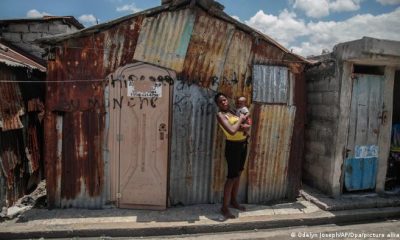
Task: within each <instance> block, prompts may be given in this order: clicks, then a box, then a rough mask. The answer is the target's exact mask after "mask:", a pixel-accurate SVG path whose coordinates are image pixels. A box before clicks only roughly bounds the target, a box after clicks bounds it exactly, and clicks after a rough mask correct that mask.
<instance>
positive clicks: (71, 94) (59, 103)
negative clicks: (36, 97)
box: [46, 37, 104, 112]
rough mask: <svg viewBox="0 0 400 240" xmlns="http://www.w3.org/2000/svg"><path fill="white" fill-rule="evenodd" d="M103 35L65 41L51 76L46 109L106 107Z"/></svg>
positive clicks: (58, 51)
mask: <svg viewBox="0 0 400 240" xmlns="http://www.w3.org/2000/svg"><path fill="white" fill-rule="evenodd" d="M102 43H103V42H102V38H101V37H93V38H92V37H88V38H85V39H79V40H70V41H69V42H65V43H64V44H63V47H61V48H57V51H56V54H57V57H56V60H55V61H54V62H53V63H54V65H52V66H53V67H52V70H50V65H49V73H50V72H51V71H54V74H53V73H51V74H50V75H49V76H51V77H49V76H48V77H47V79H48V80H49V81H58V82H48V83H47V88H46V90H47V93H46V94H47V95H46V98H47V101H46V110H49V111H55V110H56V111H63V112H73V111H96V110H101V111H104V104H103V103H104V101H103V99H104V96H103V85H104V83H103V80H102V79H103V77H104V68H103V48H102Z"/></svg>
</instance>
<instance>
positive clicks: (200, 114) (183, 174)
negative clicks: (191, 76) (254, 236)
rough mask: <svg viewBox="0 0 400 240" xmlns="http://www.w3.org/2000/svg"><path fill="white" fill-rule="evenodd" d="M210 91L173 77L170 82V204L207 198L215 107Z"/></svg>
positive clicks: (206, 201)
mask: <svg viewBox="0 0 400 240" xmlns="http://www.w3.org/2000/svg"><path fill="white" fill-rule="evenodd" d="M213 97H214V93H213V92H212V91H211V90H208V89H204V88H200V87H199V86H197V85H188V84H187V83H186V82H181V81H177V82H175V86H174V100H173V123H172V145H171V165H170V176H169V179H170V180H169V185H170V186H169V197H170V200H171V204H173V205H175V204H178V203H180V204H185V205H186V204H197V203H209V202H210V188H211V177H212V172H211V169H212V166H211V164H212V151H210V149H212V147H213V139H214V136H213V134H214V127H215V121H216V118H215V114H216V107H215V106H214V105H215V104H214V102H213Z"/></svg>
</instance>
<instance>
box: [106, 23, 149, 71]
mask: <svg viewBox="0 0 400 240" xmlns="http://www.w3.org/2000/svg"><path fill="white" fill-rule="evenodd" d="M143 18H144V16H138V17H136V18H133V19H130V20H128V21H126V22H123V23H121V24H119V25H117V26H115V27H114V28H111V29H109V30H107V31H104V32H103V33H102V36H103V39H104V40H103V41H104V44H103V45H104V57H103V63H104V69H105V74H106V75H107V74H109V73H110V72H113V71H114V70H115V69H117V68H118V67H120V66H123V65H126V64H128V63H132V62H134V59H133V56H134V54H135V49H136V45H137V40H138V38H139V33H140V29H141V27H142V22H143Z"/></svg>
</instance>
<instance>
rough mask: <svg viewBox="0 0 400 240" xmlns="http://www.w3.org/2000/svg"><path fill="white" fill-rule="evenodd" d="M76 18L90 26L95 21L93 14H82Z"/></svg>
mask: <svg viewBox="0 0 400 240" xmlns="http://www.w3.org/2000/svg"><path fill="white" fill-rule="evenodd" d="M78 20H79V21H80V22H81V23H83V25H85V26H91V25H95V24H96V23H97V19H96V17H95V16H94V15H93V14H83V15H81V16H80V17H78Z"/></svg>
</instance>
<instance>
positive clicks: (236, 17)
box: [231, 16, 241, 22]
mask: <svg viewBox="0 0 400 240" xmlns="http://www.w3.org/2000/svg"><path fill="white" fill-rule="evenodd" d="M231 17H232V18H233V19H236V20H238V21H240V22H241V20H240V18H239V17H238V16H231Z"/></svg>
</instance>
